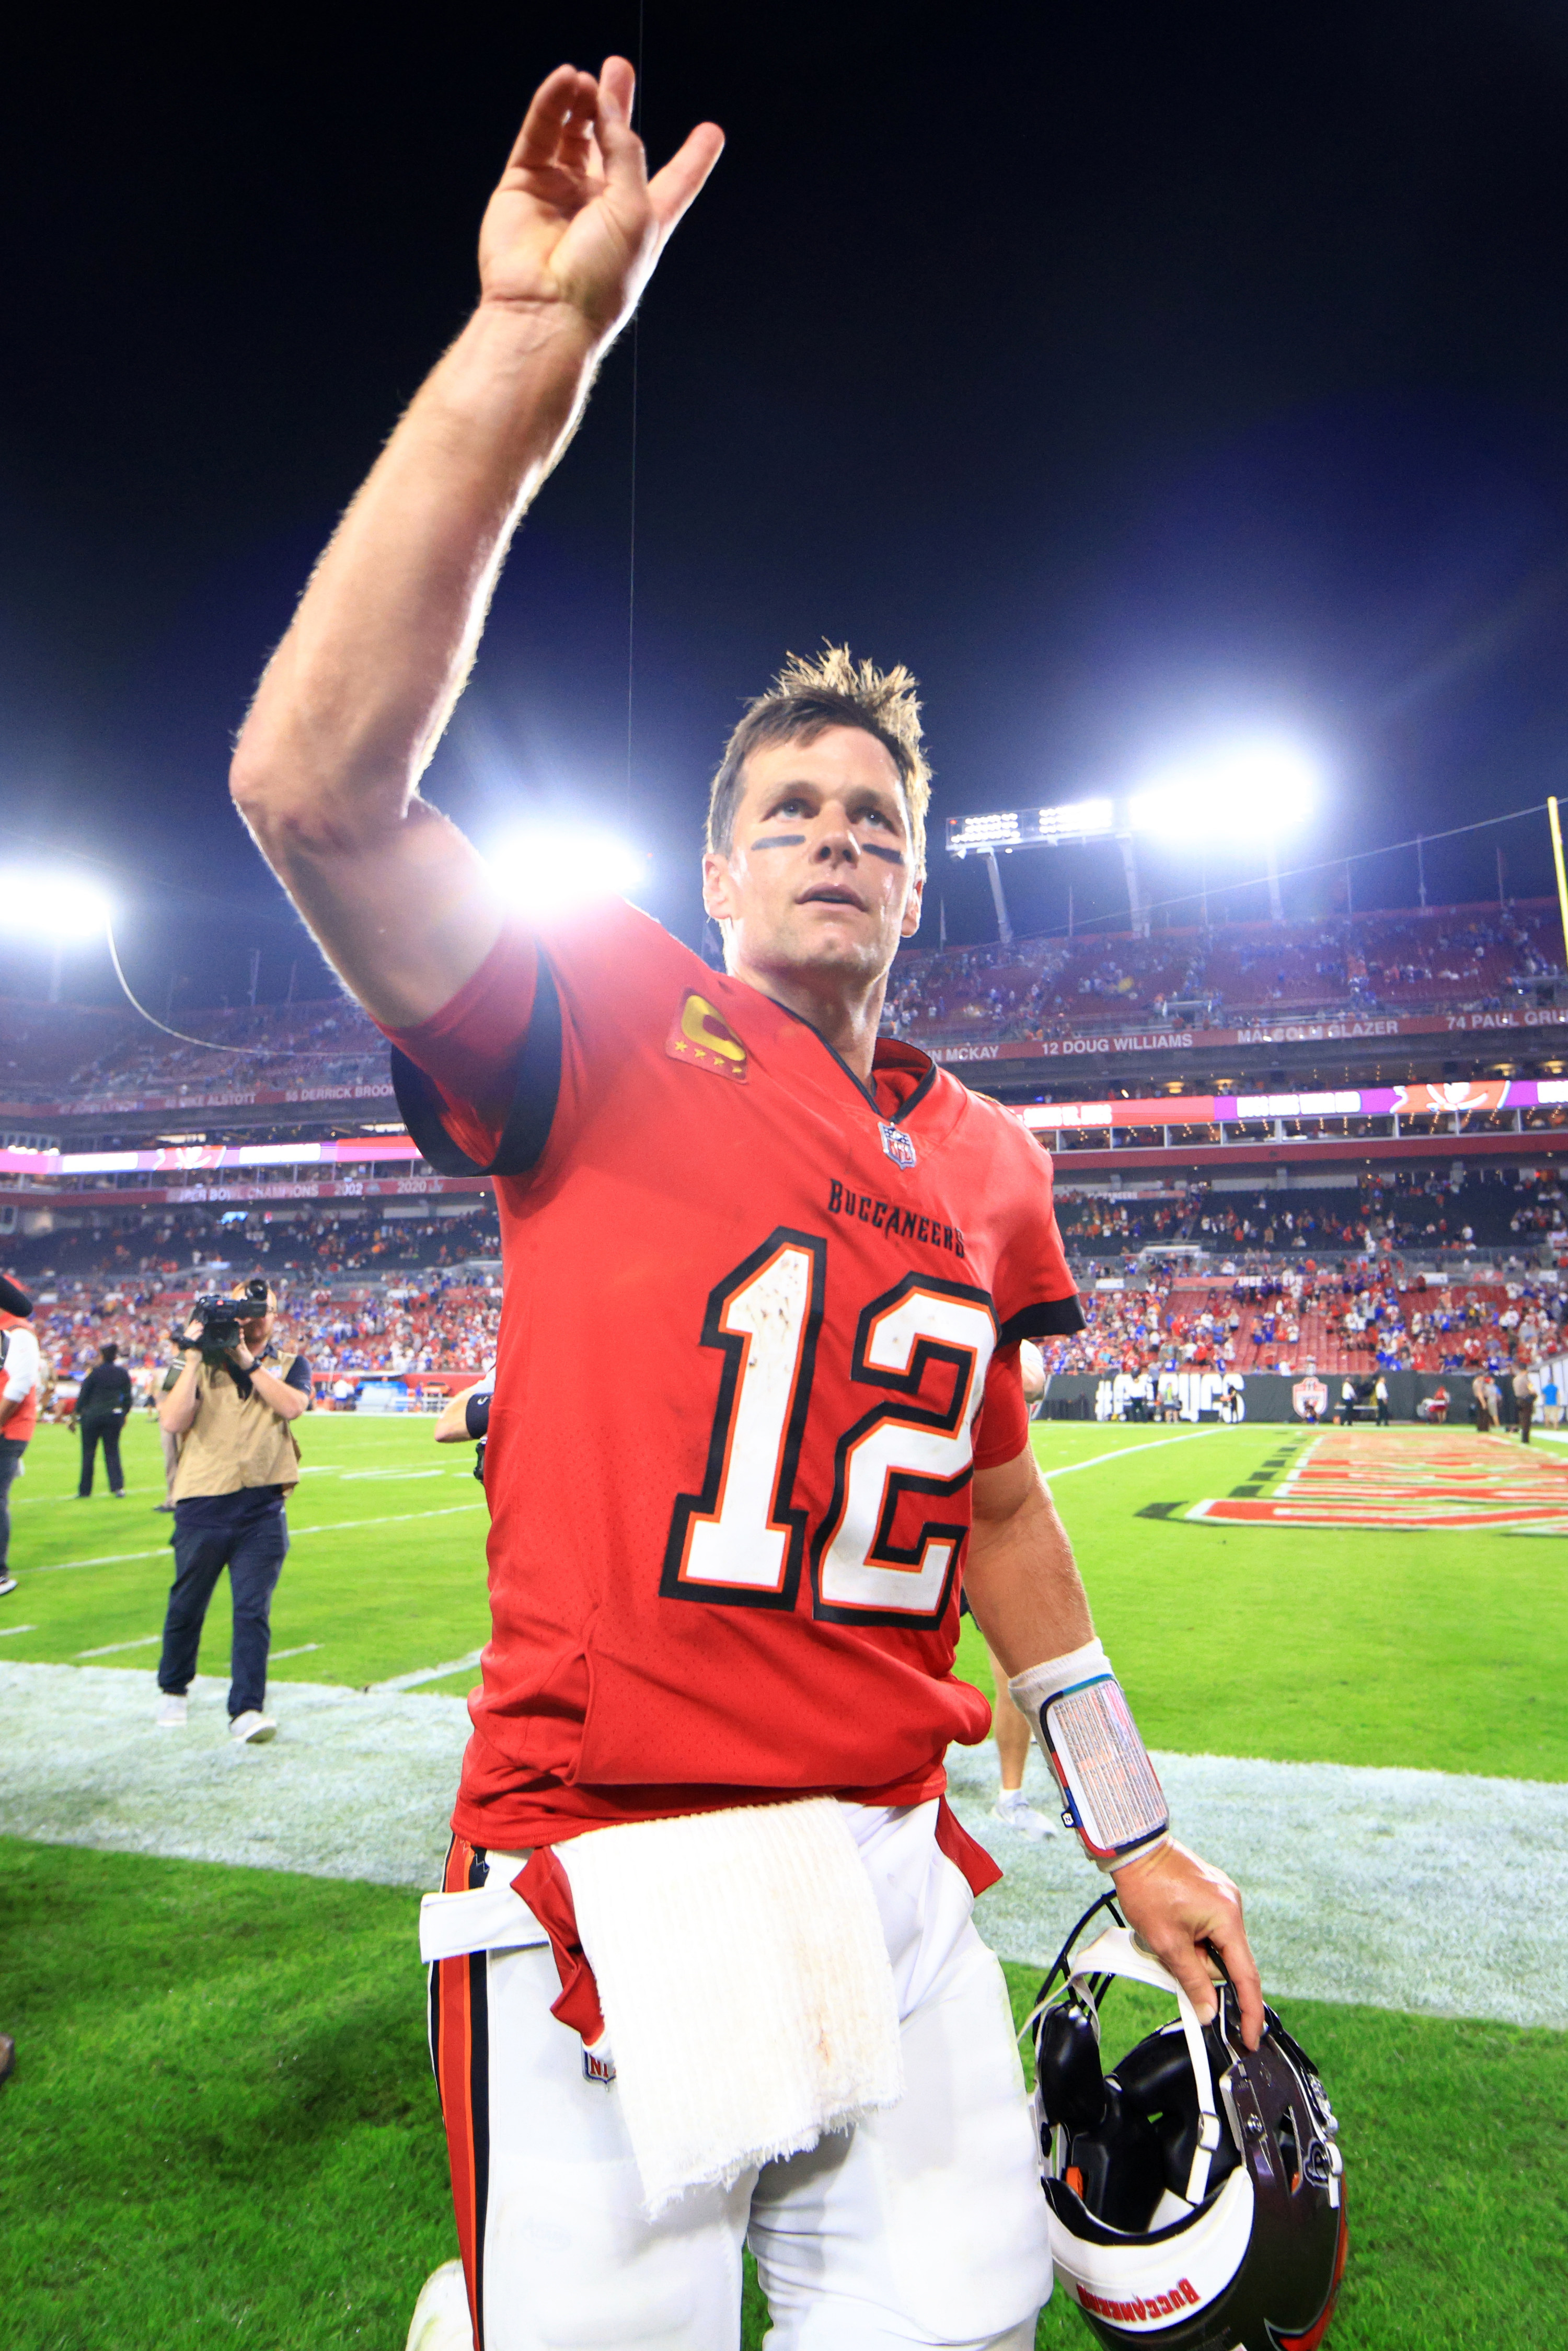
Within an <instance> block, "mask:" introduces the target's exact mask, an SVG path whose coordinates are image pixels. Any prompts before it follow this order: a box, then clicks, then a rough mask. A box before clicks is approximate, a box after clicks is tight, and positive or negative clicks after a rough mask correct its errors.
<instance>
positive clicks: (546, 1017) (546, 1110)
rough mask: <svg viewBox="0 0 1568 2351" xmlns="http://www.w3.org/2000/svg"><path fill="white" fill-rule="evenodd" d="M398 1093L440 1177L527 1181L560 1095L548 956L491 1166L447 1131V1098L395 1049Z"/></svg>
mask: <svg viewBox="0 0 1568 2351" xmlns="http://www.w3.org/2000/svg"><path fill="white" fill-rule="evenodd" d="M559 1091H560V998H559V996H558V995H557V993H556V985H555V977H554V975H553V973H552V972H551V970H550V967H549V961H548V959H547V957H546V956H544V955H543V954H542V953H541V954H540V956H539V959H538V977H537V979H536V981H535V984H534V1009H533V1018H532V1019H530V1020H529V1022H528V1035H527V1036H526V1037H525V1038H524V1040H523V1042H522V1047H521V1050H519V1052H518V1054H517V1078H516V1081H515V1084H514V1087H513V1092H512V1106H511V1108H510V1110H509V1111H508V1112H507V1123H506V1124H505V1126H504V1127H503V1128H502V1129H501V1135H500V1140H499V1142H498V1143H497V1145H496V1150H495V1155H494V1157H493V1158H491V1159H490V1160H489V1161H488V1163H487V1164H485V1165H481V1163H480V1162H479V1161H478V1160H477V1159H470V1157H469V1156H468V1154H467V1153H466V1152H465V1151H464V1150H463V1149H461V1147H460V1146H459V1145H458V1144H455V1142H454V1141H453V1139H452V1137H451V1135H450V1134H448V1133H447V1131H446V1126H445V1123H444V1120H443V1118H442V1115H441V1095H440V1092H439V1091H438V1090H437V1088H436V1086H435V1084H434V1081H432V1080H431V1079H430V1078H428V1077H426V1075H425V1073H424V1071H423V1070H422V1069H420V1067H419V1066H418V1064H417V1063H416V1062H413V1061H410V1060H409V1058H408V1055H407V1054H406V1053H403V1052H400V1051H399V1050H398V1048H397V1047H396V1046H395V1045H394V1046H393V1047H392V1092H393V1093H394V1094H395V1095H396V1097H397V1106H398V1109H399V1110H400V1111H401V1112H402V1122H403V1124H404V1125H405V1126H406V1127H407V1129H408V1131H409V1133H410V1134H412V1135H413V1139H414V1141H415V1143H417V1144H418V1145H419V1148H420V1151H421V1153H422V1154H423V1156H424V1158H425V1159H426V1160H428V1162H429V1163H430V1165H431V1166H432V1167H434V1170H435V1172H436V1174H437V1175H528V1173H529V1171H530V1169H532V1168H533V1167H535V1166H537V1165H538V1161H539V1159H540V1156H541V1155H542V1154H543V1151H544V1147H545V1144H547V1143H548V1142H549V1131H550V1127H551V1125H552V1123H553V1122H554V1119H555V1105H556V1096H557V1094H558V1093H559Z"/></svg>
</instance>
